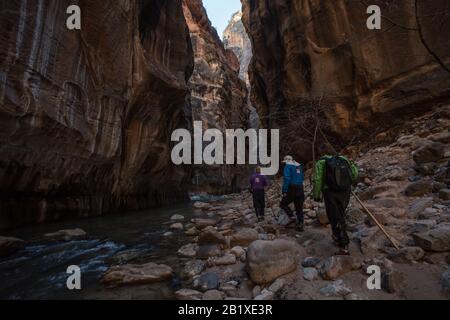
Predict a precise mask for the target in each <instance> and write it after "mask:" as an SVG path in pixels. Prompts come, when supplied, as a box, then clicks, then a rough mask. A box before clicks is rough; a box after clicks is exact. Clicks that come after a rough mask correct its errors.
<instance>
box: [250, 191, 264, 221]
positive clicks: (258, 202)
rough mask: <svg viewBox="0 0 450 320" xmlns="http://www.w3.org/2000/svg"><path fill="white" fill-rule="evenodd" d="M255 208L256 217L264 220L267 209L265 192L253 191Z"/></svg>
mask: <svg viewBox="0 0 450 320" xmlns="http://www.w3.org/2000/svg"><path fill="white" fill-rule="evenodd" d="M253 206H254V207H255V211H256V216H257V217H259V218H264V208H265V207H266V195H265V192H264V190H254V191H253Z"/></svg>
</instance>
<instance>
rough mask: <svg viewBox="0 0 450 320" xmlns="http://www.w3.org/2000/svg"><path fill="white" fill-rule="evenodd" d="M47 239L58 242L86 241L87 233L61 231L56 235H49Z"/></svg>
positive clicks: (46, 236)
mask: <svg viewBox="0 0 450 320" xmlns="http://www.w3.org/2000/svg"><path fill="white" fill-rule="evenodd" d="M44 237H45V238H47V239H50V240H56V241H74V240H82V239H86V237H87V233H86V232H85V231H84V230H82V229H67V230H59V231H57V232H54V233H47V234H45V235H44Z"/></svg>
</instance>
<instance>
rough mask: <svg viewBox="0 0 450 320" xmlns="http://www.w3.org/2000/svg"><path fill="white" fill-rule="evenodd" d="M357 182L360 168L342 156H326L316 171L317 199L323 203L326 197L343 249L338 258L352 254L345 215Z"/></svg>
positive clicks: (314, 189)
mask: <svg viewBox="0 0 450 320" xmlns="http://www.w3.org/2000/svg"><path fill="white" fill-rule="evenodd" d="M357 179H358V168H357V167H356V166H355V165H354V164H352V163H351V162H350V161H349V160H348V159H347V158H346V157H344V156H341V155H336V156H325V157H323V158H322V159H320V160H319V161H318V162H317V164H316V167H315V173H314V187H313V198H314V200H315V201H316V202H320V201H321V198H322V193H323V198H324V201H325V209H326V211H327V216H328V220H329V221H330V224H331V228H332V230H333V236H332V237H333V240H334V241H335V242H336V243H337V244H338V246H339V251H338V252H337V253H336V255H349V254H350V253H349V250H348V245H349V244H350V240H349V238H348V234H347V224H346V219H345V213H346V210H347V207H348V205H349V203H350V196H351V192H352V185H353V183H355V182H356V180H357Z"/></svg>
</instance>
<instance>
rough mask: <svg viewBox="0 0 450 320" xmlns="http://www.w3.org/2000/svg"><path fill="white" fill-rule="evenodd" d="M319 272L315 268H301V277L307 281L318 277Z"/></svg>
mask: <svg viewBox="0 0 450 320" xmlns="http://www.w3.org/2000/svg"><path fill="white" fill-rule="evenodd" d="M318 277H319V272H318V271H317V269H316V268H304V269H303V279H305V280H308V281H314V280H316V279H318Z"/></svg>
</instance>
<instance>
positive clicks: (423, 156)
mask: <svg viewBox="0 0 450 320" xmlns="http://www.w3.org/2000/svg"><path fill="white" fill-rule="evenodd" d="M445 148H446V146H445V144H442V143H439V142H431V141H428V142H427V143H425V145H424V146H422V147H420V148H419V149H417V150H416V151H415V152H414V153H413V159H414V161H415V162H416V163H417V164H422V163H429V162H436V161H439V160H441V159H442V158H443V157H444V154H445Z"/></svg>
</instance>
